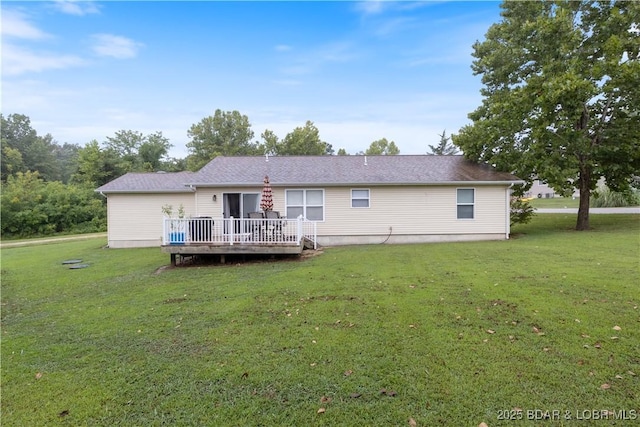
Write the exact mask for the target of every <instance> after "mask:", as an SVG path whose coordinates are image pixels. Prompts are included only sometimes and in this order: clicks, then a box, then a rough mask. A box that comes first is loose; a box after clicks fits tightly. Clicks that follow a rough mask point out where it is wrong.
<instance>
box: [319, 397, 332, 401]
mask: <svg viewBox="0 0 640 427" xmlns="http://www.w3.org/2000/svg"><path fill="white" fill-rule="evenodd" d="M329 402H331V398H330V397H327V396H322V397H321V398H320V403H329Z"/></svg>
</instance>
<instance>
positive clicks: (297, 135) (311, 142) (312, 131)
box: [262, 120, 333, 156]
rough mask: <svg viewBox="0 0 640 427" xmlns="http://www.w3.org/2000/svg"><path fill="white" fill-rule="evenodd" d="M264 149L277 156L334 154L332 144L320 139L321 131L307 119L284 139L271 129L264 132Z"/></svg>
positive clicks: (267, 152)
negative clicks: (279, 137) (280, 138)
mask: <svg viewBox="0 0 640 427" xmlns="http://www.w3.org/2000/svg"><path fill="white" fill-rule="evenodd" d="M262 139H263V140H264V144H263V145H262V149H263V151H264V153H266V154H273V155H276V156H321V155H325V154H333V147H332V146H331V144H329V143H327V142H324V141H323V140H322V139H320V131H319V130H318V128H317V127H316V126H315V125H314V124H313V122H312V121H310V120H307V122H306V123H305V125H304V126H303V127H300V126H299V127H297V128H295V129H294V130H293V131H291V132H289V133H288V134H287V135H286V136H285V137H284V139H283V140H279V139H278V137H277V136H276V135H275V134H274V133H273V132H272V131H270V130H268V129H267V130H266V131H264V133H263V134H262Z"/></svg>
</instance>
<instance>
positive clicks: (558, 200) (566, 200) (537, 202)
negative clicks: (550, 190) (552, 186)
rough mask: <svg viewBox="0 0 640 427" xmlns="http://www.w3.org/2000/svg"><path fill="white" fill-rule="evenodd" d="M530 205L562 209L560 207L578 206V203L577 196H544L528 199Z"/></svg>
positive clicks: (539, 207) (540, 207)
mask: <svg viewBox="0 0 640 427" xmlns="http://www.w3.org/2000/svg"><path fill="white" fill-rule="evenodd" d="M530 203H531V206H533V207H534V208H538V209H562V208H576V209H577V208H578V205H579V203H580V199H579V198H575V199H572V198H571V197H553V198H550V199H546V198H541V199H538V198H534V199H531V201H530Z"/></svg>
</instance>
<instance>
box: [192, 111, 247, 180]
mask: <svg viewBox="0 0 640 427" xmlns="http://www.w3.org/2000/svg"><path fill="white" fill-rule="evenodd" d="M187 134H188V136H189V138H191V141H189V142H188V143H187V149H188V150H189V157H188V158H187V164H188V166H189V169H191V170H198V169H200V168H201V167H202V166H204V165H205V164H207V163H208V162H209V161H211V160H212V159H213V158H215V157H217V156H241V155H254V154H258V147H257V144H256V143H255V142H253V141H252V139H253V135H254V134H253V131H252V130H251V123H250V122H249V118H248V117H247V116H245V115H242V114H240V113H239V112H238V111H222V110H219V109H218V110H216V111H215V113H214V115H213V116H209V117H205V118H204V119H202V120H200V122H198V123H196V124H194V125H192V126H191V128H190V129H189V131H188V132H187Z"/></svg>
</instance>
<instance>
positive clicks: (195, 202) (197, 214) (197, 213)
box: [189, 184, 200, 216]
mask: <svg viewBox="0 0 640 427" xmlns="http://www.w3.org/2000/svg"><path fill="white" fill-rule="evenodd" d="M189 188H190V189H192V190H194V191H193V205H194V206H195V208H196V216H200V212H199V209H198V190H197V189H194V188H193V184H189Z"/></svg>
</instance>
